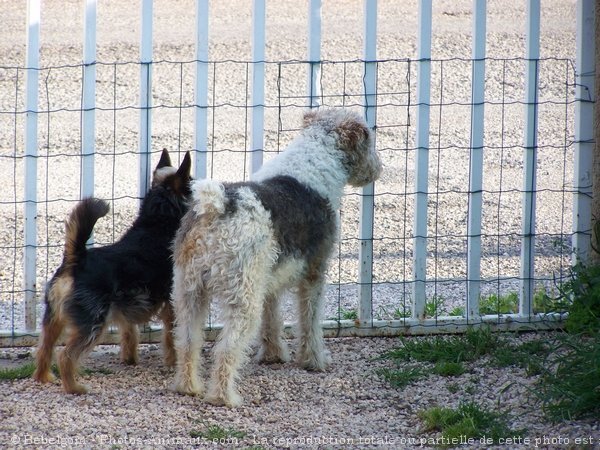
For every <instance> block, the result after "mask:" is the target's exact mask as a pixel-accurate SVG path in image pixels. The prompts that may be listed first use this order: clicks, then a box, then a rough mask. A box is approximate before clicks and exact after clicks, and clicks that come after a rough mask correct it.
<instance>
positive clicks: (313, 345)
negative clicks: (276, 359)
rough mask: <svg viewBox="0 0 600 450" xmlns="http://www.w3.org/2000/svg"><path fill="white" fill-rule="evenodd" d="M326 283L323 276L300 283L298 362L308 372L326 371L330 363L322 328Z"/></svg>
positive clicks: (316, 276) (318, 275)
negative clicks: (324, 287)
mask: <svg viewBox="0 0 600 450" xmlns="http://www.w3.org/2000/svg"><path fill="white" fill-rule="evenodd" d="M324 281H325V280H324V279H323V276H322V275H321V274H315V275H314V276H312V277H311V276H309V277H307V278H305V279H304V280H302V281H301V282H300V285H299V290H298V303H299V305H298V306H299V322H300V327H299V328H300V336H299V349H298V354H297V362H298V364H299V365H300V366H302V367H304V368H305V369H307V370H325V369H326V368H327V366H328V364H329V362H330V361H329V359H330V358H329V355H328V354H327V352H326V351H325V343H324V341H323V329H322V328H321V309H322V303H323V286H324Z"/></svg>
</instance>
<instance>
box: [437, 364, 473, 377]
mask: <svg viewBox="0 0 600 450" xmlns="http://www.w3.org/2000/svg"><path fill="white" fill-rule="evenodd" d="M465 372H466V369H465V366H464V365H463V364H462V363H460V362H453V361H440V362H438V363H437V364H436V365H435V367H434V368H433V373H436V374H438V375H441V376H443V377H457V376H459V375H462V374H463V373H465Z"/></svg>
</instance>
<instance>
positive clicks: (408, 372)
mask: <svg viewBox="0 0 600 450" xmlns="http://www.w3.org/2000/svg"><path fill="white" fill-rule="evenodd" d="M376 373H377V375H379V376H380V377H382V378H383V379H384V380H386V381H387V382H388V383H390V384H391V385H392V386H394V387H396V388H403V387H406V386H408V385H409V384H411V383H414V382H415V381H418V380H420V379H422V378H425V377H426V376H427V375H426V373H425V372H424V371H423V370H422V369H419V368H415V367H409V368H400V369H389V368H383V369H377V370H376Z"/></svg>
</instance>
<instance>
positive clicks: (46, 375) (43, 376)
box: [33, 370, 56, 383]
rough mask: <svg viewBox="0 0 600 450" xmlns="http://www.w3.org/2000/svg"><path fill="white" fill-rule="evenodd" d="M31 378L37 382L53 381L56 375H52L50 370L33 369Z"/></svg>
mask: <svg viewBox="0 0 600 450" xmlns="http://www.w3.org/2000/svg"><path fill="white" fill-rule="evenodd" d="M33 379H34V380H35V381H37V382H38V383H54V381H56V377H55V376H54V374H53V373H52V372H50V371H49V370H48V371H45V372H42V371H39V372H38V371H37V370H36V371H35V372H34V374H33Z"/></svg>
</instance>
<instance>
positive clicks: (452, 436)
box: [419, 402, 524, 443]
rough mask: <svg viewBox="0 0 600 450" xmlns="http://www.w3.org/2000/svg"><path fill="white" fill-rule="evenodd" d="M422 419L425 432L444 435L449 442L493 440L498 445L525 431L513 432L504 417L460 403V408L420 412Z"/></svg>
mask: <svg viewBox="0 0 600 450" xmlns="http://www.w3.org/2000/svg"><path fill="white" fill-rule="evenodd" d="M419 417H420V418H421V419H422V420H423V422H424V423H425V431H441V432H442V437H443V438H444V439H445V440H446V441H451V440H457V439H458V440H460V439H461V438H463V439H469V438H473V439H475V438H481V437H483V436H485V437H486V438H491V439H492V440H493V442H494V443H498V441H499V440H500V439H501V438H507V437H517V436H520V435H521V434H522V433H523V432H524V431H523V430H520V431H512V430H511V429H510V428H509V427H508V425H507V423H506V416H505V414H502V413H499V412H494V411H490V410H488V409H486V408H483V407H481V406H479V405H477V404H476V403H472V402H468V403H461V404H460V405H459V406H458V408H456V409H452V408H440V407H434V408H430V409H427V410H425V411H421V412H420V413H419Z"/></svg>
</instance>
